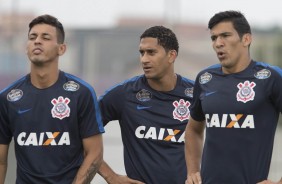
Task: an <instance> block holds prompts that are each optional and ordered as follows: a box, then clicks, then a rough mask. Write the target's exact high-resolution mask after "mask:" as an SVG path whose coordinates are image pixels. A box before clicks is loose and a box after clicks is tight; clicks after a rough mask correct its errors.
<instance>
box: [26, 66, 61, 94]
mask: <svg viewBox="0 0 282 184" xmlns="http://www.w3.org/2000/svg"><path fill="white" fill-rule="evenodd" d="M58 78H59V69H58V68H55V69H51V68H36V67H31V72H30V79H31V83H32V85H34V86H35V87H36V88H39V89H44V88H48V87H50V86H52V85H53V84H55V83H56V81H57V80H58Z"/></svg>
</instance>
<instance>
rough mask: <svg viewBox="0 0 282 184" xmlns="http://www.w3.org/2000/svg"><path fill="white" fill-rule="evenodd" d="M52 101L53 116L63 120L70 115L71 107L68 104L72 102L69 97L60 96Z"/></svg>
mask: <svg viewBox="0 0 282 184" xmlns="http://www.w3.org/2000/svg"><path fill="white" fill-rule="evenodd" d="M51 103H52V104H53V105H54V106H53V108H52V110H51V113H52V117H53V118H59V119H60V120H62V119H64V118H65V117H69V116H70V107H69V106H68V104H69V103H70V99H69V98H64V97H62V96H60V97H59V98H58V99H56V98H54V99H53V100H52V101H51Z"/></svg>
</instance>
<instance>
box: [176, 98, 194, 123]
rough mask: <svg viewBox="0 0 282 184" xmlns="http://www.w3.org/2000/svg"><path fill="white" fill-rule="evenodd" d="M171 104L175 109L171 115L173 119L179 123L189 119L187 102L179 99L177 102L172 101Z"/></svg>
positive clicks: (188, 104)
mask: <svg viewBox="0 0 282 184" xmlns="http://www.w3.org/2000/svg"><path fill="white" fill-rule="evenodd" d="M172 104H173V106H174V107H175V109H174V110H173V113H172V114H173V118H174V119H178V120H180V121H184V120H187V119H189V116H190V111H189V106H190V102H189V101H184V100H183V99H180V100H179V102H178V101H174V102H173V103H172Z"/></svg>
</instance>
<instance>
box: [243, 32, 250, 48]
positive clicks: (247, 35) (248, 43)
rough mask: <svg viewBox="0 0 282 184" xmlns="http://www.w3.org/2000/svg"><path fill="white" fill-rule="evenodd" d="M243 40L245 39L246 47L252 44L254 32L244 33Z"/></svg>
mask: <svg viewBox="0 0 282 184" xmlns="http://www.w3.org/2000/svg"><path fill="white" fill-rule="evenodd" d="M242 41H243V44H244V46H246V47H248V46H249V45H251V43H252V34H250V33H246V34H244V35H243V38H242Z"/></svg>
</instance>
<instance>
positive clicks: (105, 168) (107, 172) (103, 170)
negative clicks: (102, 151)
mask: <svg viewBox="0 0 282 184" xmlns="http://www.w3.org/2000/svg"><path fill="white" fill-rule="evenodd" d="M98 173H99V174H100V175H101V176H102V177H103V178H104V179H105V180H106V181H107V182H108V183H109V181H110V180H111V178H112V177H114V176H115V175H117V174H116V173H115V172H114V171H113V170H112V169H111V167H110V166H109V165H108V164H107V163H106V162H105V161H104V160H103V161H102V164H101V166H100V168H99V171H98Z"/></svg>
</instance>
